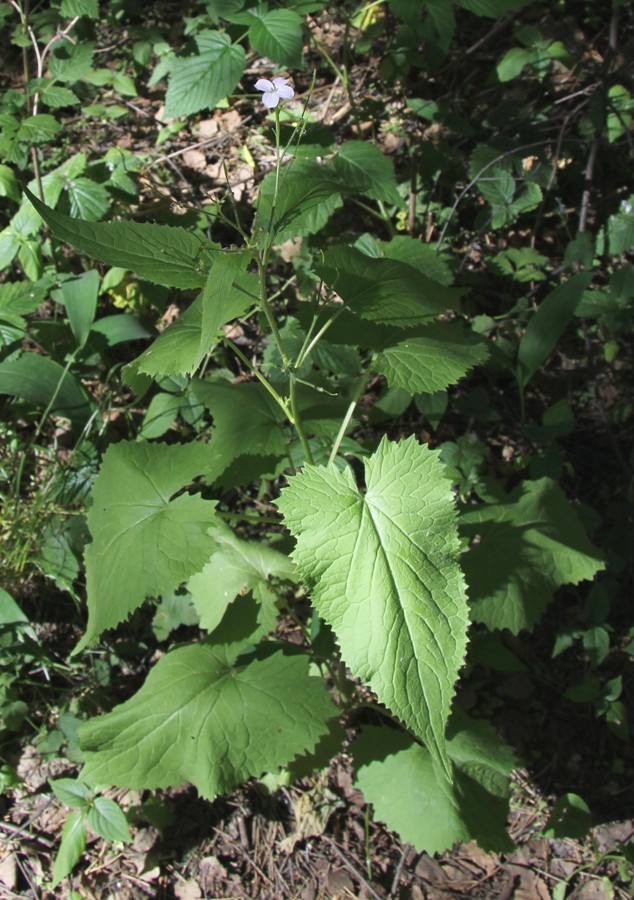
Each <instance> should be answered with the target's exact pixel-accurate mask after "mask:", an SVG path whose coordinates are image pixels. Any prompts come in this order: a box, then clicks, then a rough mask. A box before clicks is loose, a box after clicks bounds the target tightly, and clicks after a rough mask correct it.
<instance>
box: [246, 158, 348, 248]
mask: <svg viewBox="0 0 634 900" xmlns="http://www.w3.org/2000/svg"><path fill="white" fill-rule="evenodd" d="M274 196H275V172H271V173H270V174H269V175H267V176H266V178H265V179H264V180H263V182H262V184H261V185H260V190H259V193H258V203H257V207H258V216H257V232H256V233H257V234H258V237H259V239H260V241H265V242H268V241H269V240H270V236H271V234H274V235H275V240H276V242H278V243H282V242H283V241H286V240H289V239H291V238H296V237H301V236H303V235H306V234H315V232H317V231H319V230H320V228H322V227H323V226H324V225H325V224H326V222H327V221H328V219H329V218H330V216H331V215H332V214H333V212H334V211H335V209H337V208H338V207H340V206H341V205H342V203H343V200H342V199H341V184H340V183H339V181H338V180H337V178H336V177H335V174H334V172H332V170H331V169H329V168H328V166H325V165H320V164H318V163H316V162H313V161H312V160H301V159H298V160H295V161H294V162H292V163H289V165H288V166H287V167H286V168H285V169H283V170H282V174H281V179H280V186H279V195H278V198H277V202H276V204H275V206H274V205H273V198H274Z"/></svg>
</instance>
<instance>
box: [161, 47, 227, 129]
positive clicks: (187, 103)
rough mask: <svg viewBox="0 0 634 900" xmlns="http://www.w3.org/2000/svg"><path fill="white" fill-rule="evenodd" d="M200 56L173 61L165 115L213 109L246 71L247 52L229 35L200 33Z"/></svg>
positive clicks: (187, 114) (170, 115) (188, 114)
mask: <svg viewBox="0 0 634 900" xmlns="http://www.w3.org/2000/svg"><path fill="white" fill-rule="evenodd" d="M195 40H196V44H197V47H198V55H197V56H187V57H184V58H177V59H175V60H174V61H173V62H172V65H171V69H170V76H169V85H168V88H167V95H166V97H165V116H166V117H172V116H191V115H192V114H193V113H197V112H199V111H200V110H201V109H213V108H214V107H215V106H216V105H217V104H218V103H219V102H220V100H222V99H223V98H224V97H226V96H227V94H230V93H231V92H232V91H233V89H234V88H235V86H236V85H237V83H238V81H239V80H240V77H241V75H242V72H243V71H244V63H245V53H244V50H243V48H242V47H241V46H240V45H239V44H232V43H231V38H230V37H229V35H227V34H224V33H222V32H219V31H202V32H201V33H200V34H198V35H196V38H195Z"/></svg>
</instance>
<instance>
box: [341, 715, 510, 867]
mask: <svg viewBox="0 0 634 900" xmlns="http://www.w3.org/2000/svg"><path fill="white" fill-rule="evenodd" d="M352 753H353V757H354V762H355V766H356V768H357V776H356V779H355V783H356V786H357V787H359V788H360V789H361V791H363V795H364V797H365V799H366V801H367V802H368V803H371V804H372V806H373V807H374V815H375V817H376V818H377V819H380V820H381V821H383V822H385V824H386V825H387V826H388V828H391V829H393V830H394V831H396V832H398V834H399V835H400V837H401V838H402V840H403V841H407V843H409V844H412V845H413V846H414V847H416V849H417V850H419V851H426V852H427V853H437V852H438V853H440V852H442V851H443V850H447V849H449V848H450V847H452V846H453V844H455V843H456V841H464V842H465V843H466V842H468V841H472V840H475V841H477V842H478V844H479V845H480V847H482V848H483V849H484V850H489V851H496V852H503V851H505V850H510V849H511V848H512V846H513V845H512V842H511V840H510V839H509V837H508V834H507V833H506V828H505V825H506V819H507V816H508V812H509V804H508V799H507V798H508V782H509V775H510V773H511V771H512V769H513V766H514V759H513V754H512V753H511V751H510V749H509V748H508V747H507V746H506V745H505V744H504V743H503V742H502V741H501V740H500V738H499V737H498V736H497V735H496V733H495V731H494V730H493V728H492V727H491V726H490V725H489V724H488V723H486V722H481V721H475V720H469V719H468V718H467V717H466V716H465V715H464V714H463V715H460V716H452V720H451V722H450V725H449V730H448V734H447V754H448V756H449V758H450V760H451V762H452V764H453V766H454V772H455V783H454V784H453V785H451V786H450V785H448V784H447V783H446V782H445V781H444V779H443V778H442V777H441V778H439V777H438V775H439V773H438V769H437V768H436V767H435V766H434V764H433V758H432V755H431V754H430V753H429V751H428V750H427V749H426V748H425V747H421V745H420V744H417V743H415V742H414V741H413V740H412V738H411V737H409V735H406V734H403V733H402V732H398V731H395V730H394V729H393V728H385V727H384V728H379V727H366V728H363V729H362V731H361V733H360V735H359V737H358V738H357V739H356V740H355V741H354V743H353V745H352ZM422 810H424V814H421V811H422Z"/></svg>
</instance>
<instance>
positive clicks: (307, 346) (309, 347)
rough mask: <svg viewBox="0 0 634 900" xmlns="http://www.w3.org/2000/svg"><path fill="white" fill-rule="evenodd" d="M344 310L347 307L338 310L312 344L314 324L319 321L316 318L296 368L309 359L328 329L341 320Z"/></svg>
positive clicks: (323, 326) (300, 352) (320, 330)
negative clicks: (311, 336)
mask: <svg viewBox="0 0 634 900" xmlns="http://www.w3.org/2000/svg"><path fill="white" fill-rule="evenodd" d="M344 309H345V307H343V306H342V307H341V309H340V310H338V311H337V312H336V313H335V314H334V316H333V317H332V318H331V319H328V321H327V322H326V323H325V324H324V325H322V327H321V328H320V329H319V331H318V332H317V334H316V335H315V336H314V338H312V340H310V343H309V339H310V334H311V331H312V329H313V327H314V323H315V321H316V319H317V317H315V320H314V321H313V322H312V323H311V326H310V329H309V332H308V334H307V335H306V340H305V341H304V346H303V347H302V349H301V350H300V351H299V355H298V357H297V362H296V363H295V367H296V368H297V369H299V368H300V366H301V365H302V363H303V362H304V360H305V359H306V357H307V356H308V355H309V354H310V353H312V351H313V348H314V347H315V346H316V344H317V343H318V342H319V341H320V340H321V339H322V337H323V336H324V335H325V333H326V332H327V331H328V329H329V328H330V326H331V325H332V324H333V323H334V322H336V321H337V319H338V318H339V316H340V315H341V313H342V312H343V311H344Z"/></svg>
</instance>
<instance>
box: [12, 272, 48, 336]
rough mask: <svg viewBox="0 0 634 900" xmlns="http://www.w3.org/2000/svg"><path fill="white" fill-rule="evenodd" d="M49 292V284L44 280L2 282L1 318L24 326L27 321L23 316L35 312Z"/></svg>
mask: <svg viewBox="0 0 634 900" xmlns="http://www.w3.org/2000/svg"><path fill="white" fill-rule="evenodd" d="M47 293H48V285H47V284H46V283H45V282H44V281H42V282H40V283H39V284H38V283H36V284H33V283H31V282H27V281H14V282H8V281H6V282H4V284H0V319H2V320H3V321H5V322H11V323H12V324H14V325H16V326H18V327H23V326H24V325H25V322H24V319H23V318H22V316H25V315H27V314H28V313H32V312H35V310H36V309H37V308H38V307H39V306H40V305H41V304H42V302H43V301H44V300H45V298H46V295H47Z"/></svg>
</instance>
